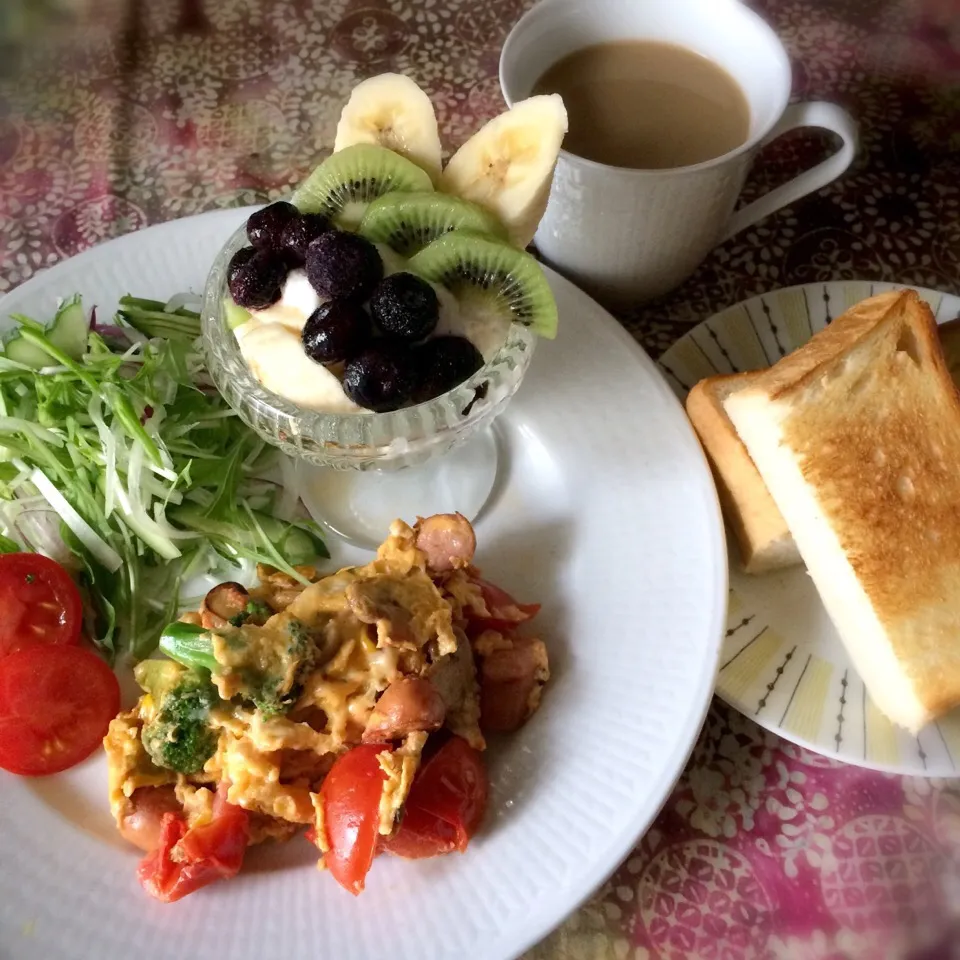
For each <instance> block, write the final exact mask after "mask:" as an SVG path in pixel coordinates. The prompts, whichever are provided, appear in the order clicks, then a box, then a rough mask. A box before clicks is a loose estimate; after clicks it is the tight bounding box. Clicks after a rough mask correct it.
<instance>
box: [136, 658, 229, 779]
mask: <svg viewBox="0 0 960 960" xmlns="http://www.w3.org/2000/svg"><path fill="white" fill-rule="evenodd" d="M135 676H136V678H137V682H138V683H139V684H140V686H141V687H142V688H143V689H144V690H145V691H146V692H147V693H148V694H149V695H150V696H151V697H152V698H153V701H154V705H155V712H154V715H153V718H152V719H151V720H150V722H149V723H145V724H144V726H143V729H142V731H141V733H140V740H141V742H142V743H143V746H144V749H145V750H146V751H147V753H148V754H149V755H150V759H151V760H153V762H154V763H155V764H157V766H160V767H165V768H166V769H168V770H176V771H177V773H199V772H200V771H201V770H202V769H203V765H204V764H205V763H206V762H207V760H209V759H210V757H212V756H213V754H214V752H215V751H216V749H217V740H218V734H217V732H216V730H214V729H213V727H212V726H211V725H210V711H211V709H212V708H213V707H214V706H216V705H217V703H219V702H220V697H219V696H218V694H217V691H216V688H215V687H214V686H213V684H212V683H211V682H210V680H209V677H207V676H205V675H204V674H202V673H201V672H198V671H196V670H185V669H184V668H183V667H181V666H180V665H179V664H176V663H174V662H173V661H170V660H167V661H162V660H145V661H143V663H140V664H138V665H137V667H136V670H135Z"/></svg>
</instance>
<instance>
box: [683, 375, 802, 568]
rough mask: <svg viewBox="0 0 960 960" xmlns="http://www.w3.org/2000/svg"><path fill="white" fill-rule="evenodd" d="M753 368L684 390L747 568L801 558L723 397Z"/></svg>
mask: <svg viewBox="0 0 960 960" xmlns="http://www.w3.org/2000/svg"><path fill="white" fill-rule="evenodd" d="M754 376H755V374H752V373H736V374H731V375H729V376H724V377H708V378H707V379H706V380H701V381H700V382H699V383H698V384H696V385H695V386H694V388H693V389H692V390H691V391H690V393H689V394H687V400H686V408H687V416H688V417H689V418H690V422H691V423H692V424H693V428H694V430H696V431H697V436H698V437H699V438H700V443H701V445H702V446H703V450H704V453H706V455H707V460H708V461H709V463H710V469H711V470H712V471H713V478H714V481H715V483H716V485H717V493H718V494H719V496H720V506H721V507H722V508H723V514H724V516H725V517H726V518H727V523H728V524H729V525H730V528H731V529H732V530H733V534H734V536H735V537H736V539H737V545H738V546H739V548H740V559H741V561H742V563H743V569H744V570H745V571H746V572H747V573H766V572H767V571H769V570H776V569H778V568H780V567H789V566H792V565H793V564H797V563H800V551H799V550H797V545H796V543H794V540H793V535H792V534H791V533H790V528H789V527H788V526H787V521H786V520H784V519H783V516H782V515H781V513H780V511H779V510H778V509H777V505H776V504H775V503H774V502H773V497H771V496H770V493H769V491H768V490H767V487H766V484H765V483H764V482H763V480H762V479H761V477H760V474H759V473H758V472H757V468H756V467H755V466H754V465H753V461H752V460H751V459H750V454H749V453H747V448H746V447H745V446H744V445H743V442H742V441H741V440H740V437H739V436H738V435H737V431H736V430H735V429H734V427H733V424H732V423H731V422H730V418H729V417H728V416H727V413H726V411H725V410H724V409H723V401H724V400H725V399H726V397H728V396H729V395H730V394H731V393H732V392H734V391H735V390H740V389H742V388H743V387H744V386H746V385H747V384H749V383H750V381H751V379H752V378H753V377H754Z"/></svg>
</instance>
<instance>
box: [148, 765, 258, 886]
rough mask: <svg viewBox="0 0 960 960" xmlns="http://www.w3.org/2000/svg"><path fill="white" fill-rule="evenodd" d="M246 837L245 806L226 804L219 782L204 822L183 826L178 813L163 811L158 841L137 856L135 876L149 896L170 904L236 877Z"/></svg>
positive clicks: (183, 823)
mask: <svg viewBox="0 0 960 960" xmlns="http://www.w3.org/2000/svg"><path fill="white" fill-rule="evenodd" d="M249 836H250V818H249V815H248V814H247V811H246V810H244V809H243V808H242V807H238V806H236V805H234V804H232V803H227V799H226V788H225V786H224V785H223V784H222V783H221V785H220V788H219V789H218V790H217V797H216V799H215V800H214V803H213V818H212V819H211V820H210V822H209V823H204V824H200V825H199V826H196V827H192V828H190V829H188V828H187V824H186V821H185V820H184V818H183V817H182V816H181V815H180V814H178V813H165V814H164V815H163V819H162V821H161V825H160V844H159V846H158V847H157V849H156V850H154V851H152V852H151V853H148V854H147V855H146V856H145V857H144V858H143V859H142V860H141V861H140V865H139V867H138V868H137V878H138V879H139V881H140V885H141V886H142V887H143V888H144V890H146V891H147V893H149V894H150V896H152V897H155V898H156V899H157V900H160V901H162V902H163V903H173V902H174V901H176V900H181V899H182V898H183V897H185V896H187V894H190V893H193V892H194V891H195V890H199V889H200V888H201V887H206V886H208V885H209V884H211V883H215V882H216V881H217V880H225V879H228V878H230V877H234V876H236V875H237V874H238V873H239V872H240V867H242V866H243V856H244V854H245V853H246V850H247V840H248V839H249ZM174 847H176V852H175V853H174Z"/></svg>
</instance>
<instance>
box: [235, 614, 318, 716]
mask: <svg viewBox="0 0 960 960" xmlns="http://www.w3.org/2000/svg"><path fill="white" fill-rule="evenodd" d="M285 633H286V640H287V642H286V645H285V646H277V645H275V646H274V647H273V648H272V652H273V653H274V654H275V656H273V657H271V658H270V662H269V664H268V666H267V668H266V669H265V670H264V669H258V670H247V671H245V673H244V677H243V680H244V686H245V688H246V689H245V691H244V692H242V693H241V696H243V697H244V698H245V699H247V700H250V701H251V702H252V703H253V705H254V706H255V707H256V708H257V710H259V711H260V713H261V714H262V715H263V716H264V717H275V716H280V715H282V714H284V713H286V712H287V711H288V710H289V709H290V708H291V707H292V706H293V705H294V704H295V703H296V702H297V700H298V698H299V697H300V694H301V693H302V691H303V681H304V679H305V678H306V676H307V674H308V673H309V672H310V671H311V670H312V669H313V664H314V660H315V658H316V654H317V648H316V645H315V644H314V642H313V639H312V637H311V636H310V634H309V633H308V632H307V629H306V627H304V625H303V624H302V623H301V622H300V621H299V620H293V619H291V620H288V621H287V623H286V624H285Z"/></svg>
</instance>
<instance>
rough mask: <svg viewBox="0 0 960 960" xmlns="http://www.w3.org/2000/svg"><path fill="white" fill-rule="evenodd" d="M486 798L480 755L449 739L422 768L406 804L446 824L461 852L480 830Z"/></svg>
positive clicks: (456, 739)
mask: <svg viewBox="0 0 960 960" xmlns="http://www.w3.org/2000/svg"><path fill="white" fill-rule="evenodd" d="M489 796H490V781H489V779H488V778H487V770H486V767H484V765H483V758H482V757H481V756H480V753H479V751H477V750H474V749H473V747H471V746H470V744H468V743H467V741H466V740H464V739H463V738H462V737H451V738H450V739H449V740H448V741H447V742H446V743H445V744H444V745H443V746H442V747H441V748H440V749H439V750H438V751H437V752H436V753H435V754H434V755H433V756H432V757H431V758H430V759H429V760H428V761H427V762H426V763H425V764H424V765H423V767H422V769H421V770H420V772H419V774H418V775H417V778H416V780H414V782H413V786H412V787H411V789H410V796H409V798H408V801H407V804H408V806H409V805H410V804H411V803H412V804H413V806H414V807H419V808H420V809H421V810H424V811H425V812H426V813H429V814H432V815H433V816H435V817H437V818H438V819H439V820H443V821H444V822H445V823H449V824H450V825H451V826H452V827H453V828H454V829H455V830H456V833H457V849H458V850H460V851H463V850H466V849H467V844H468V843H469V841H470V838H471V837H472V836H473V835H474V834H475V833H476V832H477V827H479V826H480V821H481V820H482V819H483V815H484V813H486V810H487V800H488V799H489Z"/></svg>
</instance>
